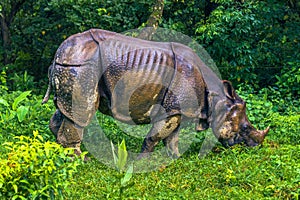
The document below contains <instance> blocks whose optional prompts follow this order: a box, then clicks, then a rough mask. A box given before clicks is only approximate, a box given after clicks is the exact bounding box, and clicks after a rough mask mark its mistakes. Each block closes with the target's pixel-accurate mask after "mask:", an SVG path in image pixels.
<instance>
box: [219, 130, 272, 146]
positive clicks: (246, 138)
mask: <svg viewBox="0 0 300 200" xmlns="http://www.w3.org/2000/svg"><path fill="white" fill-rule="evenodd" d="M269 129H270V128H269V127H268V128H267V129H266V130H263V131H260V130H252V131H251V132H248V133H239V132H234V133H232V137H231V138H228V139H224V138H219V142H220V143H221V144H222V145H223V146H224V147H231V146H233V145H236V144H244V145H246V146H248V147H255V146H257V145H259V144H262V142H263V141H264V138H265V136H266V135H267V133H268V132H269Z"/></svg>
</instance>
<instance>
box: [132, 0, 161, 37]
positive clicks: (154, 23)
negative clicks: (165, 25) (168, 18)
mask: <svg viewBox="0 0 300 200" xmlns="http://www.w3.org/2000/svg"><path fill="white" fill-rule="evenodd" d="M163 10H164V0H156V2H155V4H154V6H153V11H152V13H151V15H150V16H149V18H148V20H147V22H146V27H145V28H144V29H143V30H142V31H141V33H140V34H139V36H138V38H141V39H146V40H151V37H152V35H153V34H154V33H155V31H156V29H157V28H158V24H159V21H160V19H161V18H162V14H163Z"/></svg>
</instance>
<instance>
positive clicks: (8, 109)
mask: <svg viewBox="0 0 300 200" xmlns="http://www.w3.org/2000/svg"><path fill="white" fill-rule="evenodd" d="M0 93H1V92H0ZM41 100H42V97H40V96H36V95H31V91H25V92H20V91H17V92H9V93H7V94H6V95H5V96H2V97H0V132H1V137H2V138H3V139H5V140H10V139H12V138H13V137H14V136H20V135H32V132H33V131H34V130H39V131H40V132H41V133H42V135H43V137H44V138H45V139H53V138H54V137H53V135H52V134H51V133H50V131H49V129H48V123H49V118H50V116H51V114H52V113H53V112H54V106H53V104H45V105H41ZM1 137H0V142H1ZM0 149H1V148H0Z"/></svg>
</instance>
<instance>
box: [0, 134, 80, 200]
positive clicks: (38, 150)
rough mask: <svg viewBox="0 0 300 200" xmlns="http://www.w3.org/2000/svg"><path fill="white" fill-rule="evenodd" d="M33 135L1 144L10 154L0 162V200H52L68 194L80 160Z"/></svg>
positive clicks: (39, 136) (68, 150)
mask: <svg viewBox="0 0 300 200" xmlns="http://www.w3.org/2000/svg"><path fill="white" fill-rule="evenodd" d="M33 135H34V137H33V138H31V137H28V136H18V137H16V138H17V141H16V142H7V143H4V146H5V148H6V149H7V150H8V151H9V152H8V154H6V155H5V156H2V158H1V159H0V197H3V198H5V199H10V198H12V199H17V198H20V199H44V198H50V199H54V198H55V197H58V198H62V197H63V192H64V191H65V192H69V190H68V186H69V185H70V184H71V182H70V180H69V179H70V178H71V177H72V176H73V174H74V173H75V172H76V168H77V166H78V165H80V164H81V163H82V160H80V159H78V158H77V157H75V158H71V157H69V156H68V155H70V154H73V153H74V150H72V149H65V148H63V147H61V146H60V145H59V144H57V143H52V142H44V140H43V137H42V136H41V135H39V134H38V132H37V131H35V132H34V133H33ZM71 161H73V162H71Z"/></svg>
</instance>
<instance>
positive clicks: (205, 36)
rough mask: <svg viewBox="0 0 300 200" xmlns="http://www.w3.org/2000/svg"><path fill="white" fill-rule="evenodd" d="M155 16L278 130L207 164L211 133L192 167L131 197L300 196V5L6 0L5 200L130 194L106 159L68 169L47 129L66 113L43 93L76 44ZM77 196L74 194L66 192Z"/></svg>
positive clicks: (0, 35) (0, 55) (0, 14)
mask: <svg viewBox="0 0 300 200" xmlns="http://www.w3.org/2000/svg"><path fill="white" fill-rule="evenodd" d="M155 5H156V6H157V5H160V6H161V9H160V10H159V9H157V7H156V6H155ZM161 11H163V12H162V13H161ZM156 12H157V13H156ZM155 14H156V15H155ZM151 16H152V18H151ZM153 16H156V18H155V17H154V18H153ZM153 19H154V21H157V22H154V24H156V23H158V26H159V27H163V28H168V29H172V30H176V31H178V32H181V33H184V34H186V35H188V36H190V37H192V38H193V39H194V40H196V41H197V42H198V43H200V44H201V45H203V47H205V49H206V50H207V51H208V53H209V54H210V55H211V57H212V58H213V59H214V61H215V62H216V64H217V66H218V68H219V70H220V72H221V74H222V77H223V78H226V79H228V80H230V81H232V82H233V83H234V85H235V88H237V90H238V93H239V94H240V95H241V96H242V97H243V98H244V99H246V101H247V103H248V108H247V109H248V115H249V118H250V121H251V122H252V123H253V124H254V125H255V126H256V127H258V128H260V129H264V128H266V126H268V125H270V126H271V131H270V133H269V136H268V137H267V139H266V142H265V146H263V147H262V148H254V149H250V150H249V149H247V148H244V147H240V146H239V147H235V148H233V149H229V150H225V149H223V148H222V147H221V146H217V147H216V149H215V150H214V153H212V154H210V155H209V156H208V157H206V158H205V159H202V160H199V159H198V158H197V156H196V155H197V151H198V150H199V148H200V146H201V142H203V138H204V136H205V134H203V133H200V134H199V135H197V138H198V139H197V140H195V141H194V144H193V147H192V149H191V150H190V152H189V153H187V154H186V155H184V156H183V158H182V160H180V161H177V162H174V163H173V164H172V165H171V166H169V167H167V168H162V169H161V170H160V171H158V172H153V173H150V174H144V175H137V176H136V177H134V178H133V180H132V184H129V187H128V188H123V189H124V191H125V197H131V198H132V199H139V198H140V199H149V198H151V197H152V198H153V199H158V198H162V199H168V198H171V199H176V197H178V199H180V198H181V199H182V198H192V197H195V198H199V197H203V198H204V199H207V198H218V199H220V198H224V199H226V198H227V197H228V199H229V198H235V199H249V198H251V199H255V198H256V199H262V198H268V199H269V198H270V199H272V198H284V199H297V198H299V194H300V171H299V169H300V166H299V163H300V157H299V145H300V130H299V127H300V126H299V125H300V123H299V118H300V113H299V111H300V103H299V96H300V86H299V85H300V52H299V49H300V37H299V36H300V2H299V1H298V0H264V1H258V0H189V1H186V0H165V1H162V0H140V1H133V0H112V1H102V0H51V1H49V0H2V1H1V2H0V26H1V32H0V41H1V42H0V43H1V46H0V95H1V96H0V111H1V114H0V144H3V143H4V142H13V143H8V144H6V145H5V146H6V148H4V147H3V145H1V148H0V152H1V155H0V158H1V160H0V164H1V165H0V173H1V174H0V199H1V198H4V199H8V198H13V197H15V198H22V197H25V198H31V199H34V198H39V197H48V198H55V197H63V196H64V197H67V198H70V199H80V198H81V199H85V198H87V197H89V198H90V199H99V198H118V197H120V196H118V195H116V192H119V191H121V190H119V189H120V188H118V186H116V184H115V183H116V181H118V177H119V175H120V174H118V173H117V172H115V171H114V170H111V169H109V168H107V167H105V166H104V165H101V163H97V162H96V161H95V160H93V161H92V162H91V163H89V164H86V165H83V166H82V165H80V168H79V169H80V170H79V171H78V172H77V176H75V177H73V173H75V171H76V170H75V169H76V168H77V166H78V165H79V163H80V162H79V161H78V162H74V164H73V165H71V164H69V162H65V161H66V160H68V157H64V156H63V155H65V154H66V152H64V150H62V149H61V148H60V147H59V146H56V145H55V144H54V143H51V141H52V142H53V141H55V140H54V137H53V136H52V135H51V133H50V131H49V129H48V126H47V124H48V120H49V118H50V116H51V114H52V113H53V112H54V107H53V105H52V104H51V103H48V104H46V105H44V106H41V105H40V102H41V99H42V96H41V95H43V93H44V92H45V90H46V87H47V84H48V80H47V70H48V66H49V65H50V63H51V62H52V59H53V56H54V53H55V51H56V49H57V48H58V46H59V45H60V43H61V42H62V41H63V40H64V39H66V38H67V37H68V36H70V35H72V34H74V33H78V32H81V31H85V30H87V29H89V28H101V29H106V30H111V31H116V32H123V31H126V30H129V29H136V28H139V27H144V26H147V25H149V23H150V24H151V23H153V22H151V20H153ZM30 91H31V92H30ZM104 121H105V122H106V124H102V125H103V127H105V128H106V129H107V130H109V131H108V132H111V133H114V135H117V136H112V138H114V137H116V138H115V139H116V142H118V141H121V139H122V138H125V139H126V142H127V141H128V145H129V148H130V145H131V144H134V143H135V145H137V144H141V142H142V141H137V142H131V144H130V142H129V141H130V140H131V139H130V138H128V137H127V136H126V135H125V134H123V133H122V131H121V130H118V127H117V126H116V125H115V124H114V122H113V121H112V120H111V119H107V120H104ZM185 132H187V131H185ZM15 136H18V137H17V138H15ZM127 139H128V140H127ZM24 146H25V147H26V148H25V147H24ZM32 146H35V148H30V147H32ZM132 146H134V145H132ZM134 148H136V147H134ZM28 149H31V150H28ZM33 152H37V153H33ZM49 152H51V153H49ZM45 163H47V164H45ZM37 169H38V170H37ZM88 172H90V174H91V175H89V174H88ZM53 173H55V174H54V175H53ZM49 177H52V178H49ZM66 180H73V181H74V182H76V184H70V183H69V182H68V181H66ZM120 187H121V186H120ZM67 188H71V189H69V190H70V191H72V192H71V194H69V195H67V194H66V193H64V194H63V193H62V191H65V190H67ZM118 194H120V195H121V193H118ZM123 195H124V194H123ZM249 195H251V196H249Z"/></svg>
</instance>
